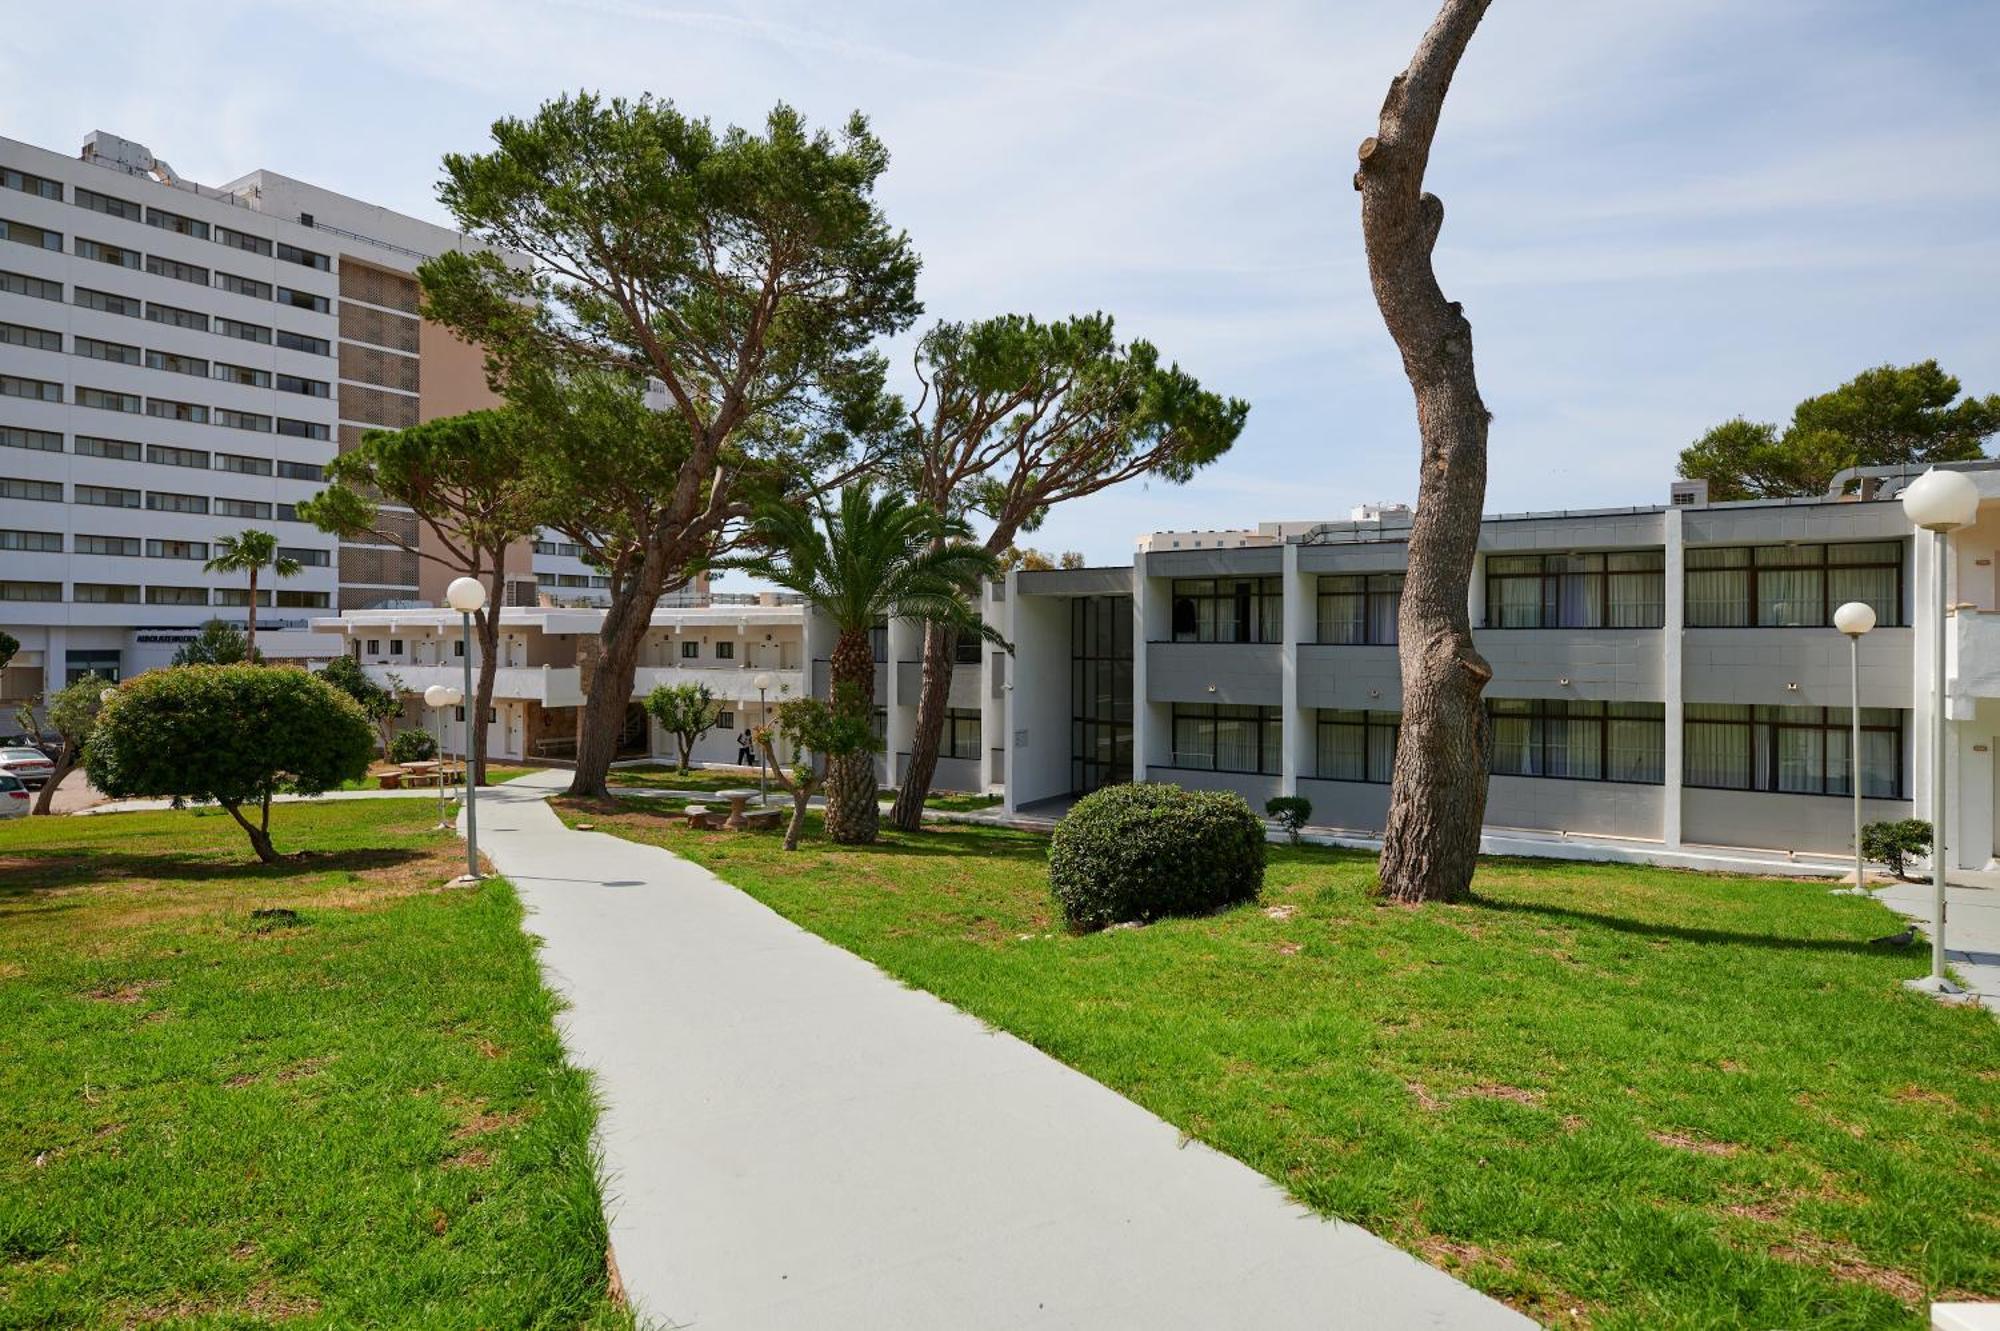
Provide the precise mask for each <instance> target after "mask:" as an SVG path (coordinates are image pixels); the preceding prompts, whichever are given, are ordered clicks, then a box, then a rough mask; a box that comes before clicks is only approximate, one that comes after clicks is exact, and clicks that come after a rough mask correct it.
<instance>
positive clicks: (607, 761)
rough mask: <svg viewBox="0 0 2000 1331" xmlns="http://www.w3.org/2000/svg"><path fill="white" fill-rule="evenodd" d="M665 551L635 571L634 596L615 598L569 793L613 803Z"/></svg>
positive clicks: (600, 638)
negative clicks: (613, 777) (614, 770)
mask: <svg viewBox="0 0 2000 1331" xmlns="http://www.w3.org/2000/svg"><path fill="white" fill-rule="evenodd" d="M666 567H667V560H666V555H665V553H664V552H663V551H662V550H660V549H659V548H657V547H656V548H654V549H652V550H650V551H648V553H647V555H646V558H645V560H644V562H643V564H642V565H641V567H640V568H639V569H638V570H636V571H635V573H634V575H633V576H634V579H635V586H634V590H633V592H632V594H631V595H629V596H614V597H613V598H612V600H611V605H610V607H609V608H608V609H606V611H605V612H604V627H603V628H601V629H600V630H598V635H597V642H598V653H597V661H596V663H595V664H594V665H593V666H592V667H591V671H590V685H589V693H588V694H587V695H586V696H585V697H584V700H583V707H582V709H581V713H580V715H579V717H578V722H577V735H576V774H575V775H574V776H572V777H571V778H570V783H569V794H571V795H573V796H575V797H577V798H579V799H587V798H596V799H608V798H609V797H610V794H611V790H610V786H609V782H608V779H609V777H610V774H611V764H612V763H613V762H615V761H616V760H617V758H618V737H619V736H620V735H622V734H624V733H625V709H626V704H628V703H630V702H631V701H632V681H633V680H634V678H636V677H637V674H638V669H639V648H640V647H641V646H642V645H643V644H644V642H645V639H646V631H647V630H648V629H650V628H651V627H652V625H653V607H654V606H656V605H658V604H659V603H660V596H661V594H662V593H663V592H664V591H665V589H666Z"/></svg>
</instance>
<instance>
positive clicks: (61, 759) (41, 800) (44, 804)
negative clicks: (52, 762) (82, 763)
mask: <svg viewBox="0 0 2000 1331" xmlns="http://www.w3.org/2000/svg"><path fill="white" fill-rule="evenodd" d="M80 756H81V755H80V754H79V752H78V751H77V747H76V745H74V744H72V743H70V742H69V740H68V739H64V740H63V746H62V753H61V755H60V756H58V757H57V758H56V770H55V772H54V774H53V775H51V776H50V777H49V779H48V780H47V781H44V782H43V783H42V788H41V789H40V790H38V791H36V792H35V809H34V813H35V814H47V813H48V811H49V805H50V804H51V803H52V802H53V801H54V800H55V797H56V787H57V786H60V785H61V784H62V783H63V782H64V781H66V780H68V779H69V774H70V773H71V772H74V771H75V770H76V760H77V759H78V758H79V757H80ZM30 816H31V817H32V816H34V815H30Z"/></svg>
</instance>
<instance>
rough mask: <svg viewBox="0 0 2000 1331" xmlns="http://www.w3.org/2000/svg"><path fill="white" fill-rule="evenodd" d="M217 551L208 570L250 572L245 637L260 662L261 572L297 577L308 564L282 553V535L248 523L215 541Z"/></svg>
mask: <svg viewBox="0 0 2000 1331" xmlns="http://www.w3.org/2000/svg"><path fill="white" fill-rule="evenodd" d="M215 548H216V550H217V552H218V553H217V554H216V556H215V558H213V559H211V560H209V561H208V562H207V563H206V564H203V565H202V566H201V568H202V572H204V573H248V574H249V575H250V614H249V619H248V623H247V624H246V626H245V632H244V637H245V638H247V639H248V643H247V648H248V650H247V653H246V655H247V656H248V658H249V660H250V663H251V664H252V665H255V664H256V662H257V575H258V574H259V573H261V572H262V571H263V570H264V569H265V568H269V569H270V570H271V572H272V574H273V575H274V576H276V577H280V578H292V577H297V576H298V574H299V572H300V571H301V570H302V569H303V567H304V565H302V564H300V563H299V561H298V560H296V559H293V558H291V557H290V556H288V555H281V554H279V553H278V538H277V537H275V536H273V535H271V533H270V532H267V531H258V530H257V529H256V528H255V527H245V528H244V529H243V530H242V531H240V532H238V533H236V535H234V536H225V537H223V538H222V539H220V540H218V541H217V542H216V543H215Z"/></svg>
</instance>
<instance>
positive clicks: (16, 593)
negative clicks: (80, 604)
mask: <svg viewBox="0 0 2000 1331" xmlns="http://www.w3.org/2000/svg"><path fill="white" fill-rule="evenodd" d="M60 600H62V584H61V583H60V582H16V581H12V580H9V581H6V582H0V601H60Z"/></svg>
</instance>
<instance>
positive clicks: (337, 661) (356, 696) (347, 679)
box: [319, 656, 403, 722]
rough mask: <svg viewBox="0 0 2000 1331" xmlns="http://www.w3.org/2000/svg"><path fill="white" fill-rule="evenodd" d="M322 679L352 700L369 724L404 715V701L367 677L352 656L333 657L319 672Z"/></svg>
mask: <svg viewBox="0 0 2000 1331" xmlns="http://www.w3.org/2000/svg"><path fill="white" fill-rule="evenodd" d="M319 677H320V678H321V679H322V680H324V681H325V682H326V683H328V684H331V685H332V686H333V687H334V688H336V689H339V690H340V691H341V692H342V693H344V694H346V695H347V696H348V697H350V698H352V699H353V700H354V702H355V705H356V706H358V707H359V708H360V709H361V713H362V715H364V716H366V717H367V718H368V719H369V720H370V721H375V722H381V721H386V720H388V719H389V718H391V717H395V716H400V715H402V712H403V700H402V699H401V698H398V697H397V696H396V694H395V692H394V691H393V690H391V689H385V688H383V687H382V686H381V685H380V684H377V683H376V682H375V681H374V680H372V679H370V678H368V674H367V672H366V671H364V670H363V669H362V668H361V663H360V662H359V661H357V660H355V659H354V658H353V657H351V656H336V657H334V658H333V659H332V660H331V661H328V662H327V663H326V668H325V669H324V670H321V671H320V672H319Z"/></svg>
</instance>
